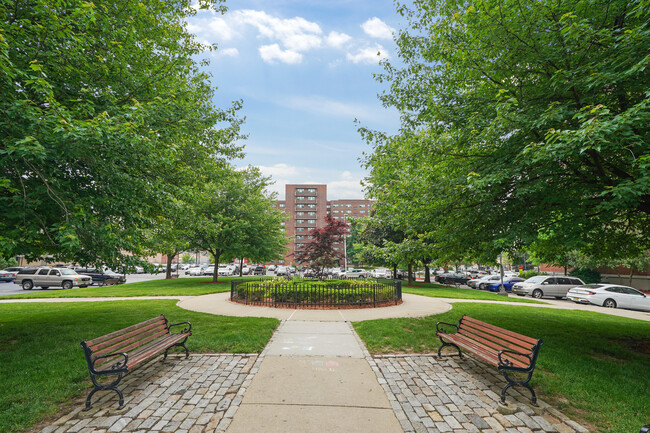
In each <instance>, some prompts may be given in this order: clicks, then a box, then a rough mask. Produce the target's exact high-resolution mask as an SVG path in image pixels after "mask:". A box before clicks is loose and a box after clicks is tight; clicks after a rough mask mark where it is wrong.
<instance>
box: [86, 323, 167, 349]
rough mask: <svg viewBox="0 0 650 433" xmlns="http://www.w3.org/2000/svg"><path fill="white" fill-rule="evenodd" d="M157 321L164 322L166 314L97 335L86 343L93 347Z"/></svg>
mask: <svg viewBox="0 0 650 433" xmlns="http://www.w3.org/2000/svg"><path fill="white" fill-rule="evenodd" d="M157 321H163V322H164V321H165V316H162V315H161V316H158V317H154V318H153V319H149V320H145V321H144V322H141V323H137V324H135V325H132V326H129V327H128V328H124V329H120V330H119V331H114V332H111V333H110V334H106V335H102V336H101V337H97V338H95V339H93V340H88V341H86V345H88V347H90V348H92V347H93V346H95V345H96V344H99V343H102V342H104V341H106V340H110V339H111V338H113V337H117V336H119V335H122V334H124V333H126V332H130V331H133V330H136V329H138V328H141V327H142V326H144V325H148V324H150V323H153V322H157Z"/></svg>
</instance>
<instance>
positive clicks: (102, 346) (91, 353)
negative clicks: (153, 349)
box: [81, 314, 169, 368]
mask: <svg viewBox="0 0 650 433" xmlns="http://www.w3.org/2000/svg"><path fill="white" fill-rule="evenodd" d="M165 334H169V328H168V326H167V319H166V318H165V316H164V315H163V314H161V315H160V316H158V317H155V318H153V319H149V320H146V321H144V322H141V323H137V324H135V325H132V326H129V327H127V328H124V329H120V330H119V331H115V332H111V333H110V334H106V335H103V336H101V337H98V338H95V339H93V340H88V341H84V342H82V343H81V345H82V346H83V348H84V352H85V353H86V360H87V361H88V363H89V366H91V365H92V367H93V368H99V367H101V366H102V365H103V364H106V363H108V362H115V359H110V358H109V359H102V360H101V361H98V362H97V363H96V364H95V363H94V361H95V359H96V358H97V357H99V356H102V355H109V354H112V353H120V352H125V353H126V352H129V351H131V350H133V349H136V348H138V347H140V346H144V345H145V344H148V343H150V342H151V341H153V340H155V339H157V338H160V337H161V336H163V335H165Z"/></svg>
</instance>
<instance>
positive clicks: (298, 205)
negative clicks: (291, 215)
mask: <svg viewBox="0 0 650 433" xmlns="http://www.w3.org/2000/svg"><path fill="white" fill-rule="evenodd" d="M304 207H305V205H304V204H297V205H296V209H304Z"/></svg>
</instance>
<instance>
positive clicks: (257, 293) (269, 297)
mask: <svg viewBox="0 0 650 433" xmlns="http://www.w3.org/2000/svg"><path fill="white" fill-rule="evenodd" d="M230 299H231V301H233V302H238V303H242V304H246V305H261V306H268V307H278V308H288V307H292V308H327V309H336V308H353V307H358V308H363V307H381V306H387V305H396V304H399V303H400V302H401V300H402V282H401V281H396V280H395V281H392V280H384V281H383V282H379V281H367V280H366V281H363V282H346V281H343V282H341V283H338V284H324V283H322V282H320V281H314V282H313V283H309V282H301V283H291V282H287V283H278V282H275V281H271V280H261V281H251V280H250V279H248V280H233V281H231V283H230Z"/></svg>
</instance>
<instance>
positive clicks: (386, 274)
mask: <svg viewBox="0 0 650 433" xmlns="http://www.w3.org/2000/svg"><path fill="white" fill-rule="evenodd" d="M370 276H371V277H372V278H390V269H386V268H378V269H373V270H372V271H370Z"/></svg>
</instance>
